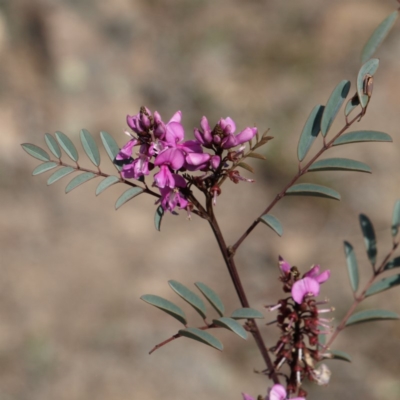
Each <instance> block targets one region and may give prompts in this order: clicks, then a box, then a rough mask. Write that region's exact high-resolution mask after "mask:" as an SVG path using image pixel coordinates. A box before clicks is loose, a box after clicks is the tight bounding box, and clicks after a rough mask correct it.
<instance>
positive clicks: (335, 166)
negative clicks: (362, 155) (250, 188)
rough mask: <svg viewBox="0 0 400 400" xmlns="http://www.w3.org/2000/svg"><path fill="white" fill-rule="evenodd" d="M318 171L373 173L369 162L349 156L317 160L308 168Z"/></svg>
mask: <svg viewBox="0 0 400 400" xmlns="http://www.w3.org/2000/svg"><path fill="white" fill-rule="evenodd" d="M317 171H357V172H367V173H371V168H370V167H369V166H368V165H367V164H364V163H362V162H360V161H356V160H351V159H349V158H326V159H324V160H319V161H315V163H314V164H312V165H311V166H310V168H308V172H317Z"/></svg>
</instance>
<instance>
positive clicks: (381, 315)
mask: <svg viewBox="0 0 400 400" xmlns="http://www.w3.org/2000/svg"><path fill="white" fill-rule="evenodd" d="M385 319H400V316H399V315H398V314H396V313H395V312H393V311H387V310H364V311H359V312H357V313H355V314H353V315H352V316H351V317H350V318H349V319H348V320H347V322H346V326H350V325H355V324H360V323H363V322H369V321H379V320H385Z"/></svg>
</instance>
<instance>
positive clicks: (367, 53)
mask: <svg viewBox="0 0 400 400" xmlns="http://www.w3.org/2000/svg"><path fill="white" fill-rule="evenodd" d="M398 15H399V13H398V11H393V12H392V13H391V14H389V15H388V16H387V17H386V18H385V19H384V20H383V21H382V22H381V23H380V24H379V25H378V27H377V28H376V29H375V31H374V32H373V33H372V35H371V37H370V38H369V39H368V42H367V43H366V44H365V46H364V48H363V50H362V53H361V63H362V64H364V63H365V62H367V61H368V60H369V59H370V58H371V57H372V56H373V55H374V53H375V51H376V50H377V48H378V47H379V46H380V45H381V43H382V42H383V41H384V39H385V37H386V36H387V34H388V33H389V31H390V29H392V26H393V25H394V23H395V22H396V19H397V17H398Z"/></svg>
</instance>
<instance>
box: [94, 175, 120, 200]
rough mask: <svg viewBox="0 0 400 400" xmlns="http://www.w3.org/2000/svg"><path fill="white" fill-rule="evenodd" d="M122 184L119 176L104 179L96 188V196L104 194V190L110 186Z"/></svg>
mask: <svg viewBox="0 0 400 400" xmlns="http://www.w3.org/2000/svg"><path fill="white" fill-rule="evenodd" d="M118 182H121V180H120V179H119V178H118V176H113V175H111V176H107V178H104V179H103V180H102V181H101V182H100V183H99V185H98V186H97V188H96V196H98V195H99V194H100V193H102V192H104V190H106V189H108V188H109V187H110V186H112V185H115V184H116V183H118Z"/></svg>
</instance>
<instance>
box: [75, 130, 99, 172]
mask: <svg viewBox="0 0 400 400" xmlns="http://www.w3.org/2000/svg"><path fill="white" fill-rule="evenodd" d="M80 136H81V142H82V146H83V149H84V150H85V153H86V154H87V156H88V157H89V159H90V161H91V162H92V163H93V164H94V165H95V166H96V167H98V166H99V165H100V153H99V148H98V147H97V144H96V142H95V141H94V139H93V137H92V135H91V134H90V133H89V131H87V130H86V129H82V130H81V132H80Z"/></svg>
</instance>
